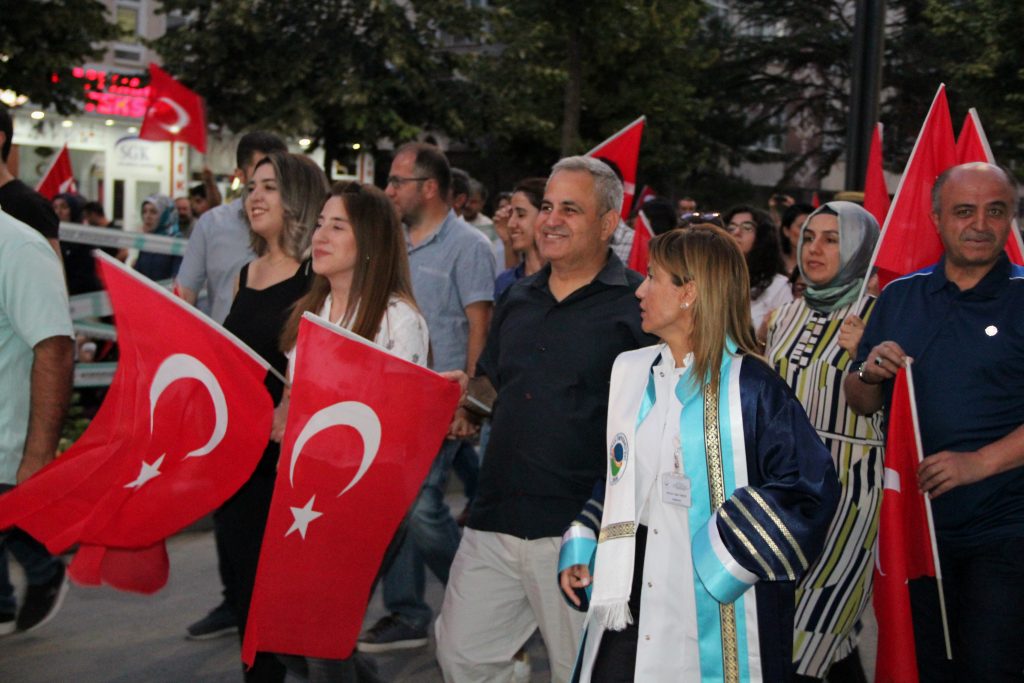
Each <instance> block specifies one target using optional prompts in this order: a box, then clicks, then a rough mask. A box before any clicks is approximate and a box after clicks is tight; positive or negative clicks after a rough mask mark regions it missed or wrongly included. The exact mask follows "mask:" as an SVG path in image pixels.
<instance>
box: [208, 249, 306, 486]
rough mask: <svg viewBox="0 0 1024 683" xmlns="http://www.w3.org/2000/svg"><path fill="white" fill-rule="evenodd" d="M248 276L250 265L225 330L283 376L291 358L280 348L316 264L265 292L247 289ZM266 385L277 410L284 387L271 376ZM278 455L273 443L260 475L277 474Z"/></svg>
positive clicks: (244, 268) (241, 279)
mask: <svg viewBox="0 0 1024 683" xmlns="http://www.w3.org/2000/svg"><path fill="white" fill-rule="evenodd" d="M248 276H249V264H246V265H244V266H242V271H241V272H240V273H239V274H238V294H236V295H235V300H234V301H233V302H231V311H230V312H229V313H228V317H227V318H225V319H224V328H225V329H226V330H228V331H229V332H231V333H232V334H234V335H235V336H237V337H238V338H239V339H241V340H242V341H243V342H245V343H246V344H248V345H249V346H250V347H251V348H252V350H253V351H255V352H256V353H258V354H259V355H260V356H261V357H262V358H263V359H264V360H266V361H267V362H268V363H270V365H271V367H273V368H274V369H275V370H277V371H278V372H280V373H281V374H282V375H283V374H285V372H286V371H287V369H288V358H287V357H286V356H285V355H284V354H283V353H282V352H281V350H280V348H278V344H279V341H280V339H281V332H282V331H283V330H284V325H285V323H286V322H288V316H289V314H290V313H291V309H292V305H294V304H295V302H296V301H298V300H299V299H300V298H301V297H302V296H303V295H304V294H305V293H306V292H308V291H309V286H310V283H311V282H312V280H313V267H312V261H311V260H309V259H307V260H306V261H303V262H302V264H301V265H300V266H299V269H298V270H297V271H295V275H292V276H291V277H290V278H288V279H287V280H282V281H281V282H278V283H277V284H275V285H270V286H269V287H267V288H265V289H251V288H249V287H247V286H246V281H247V280H248ZM265 384H266V386H267V391H269V392H270V397H271V398H272V399H273V400H274V405H275V406H276V405H277V404H278V403H280V402H281V396H282V394H283V393H284V385H283V384H282V383H281V380H279V379H277V377H275V376H274V375H273V374H271V373H269V372H268V373H267V378H266V380H265ZM278 452H279V445H278V444H277V443H275V442H273V441H271V442H269V443H268V444H267V449H266V450H265V451H264V452H263V459H262V460H261V461H260V464H259V467H258V468H257V471H262V472H270V473H273V472H274V470H275V469H276V467H277V456H278ZM268 468H269V469H268Z"/></svg>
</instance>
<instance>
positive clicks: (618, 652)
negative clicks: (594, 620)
mask: <svg viewBox="0 0 1024 683" xmlns="http://www.w3.org/2000/svg"><path fill="white" fill-rule="evenodd" d="M646 551H647V527H645V526H637V529H636V559H635V560H634V563H633V586H632V587H631V588H630V589H629V613H630V614H632V615H633V623H632V624H630V625H629V626H627V627H626V628H625V629H624V630H622V631H605V632H604V633H603V634H602V635H601V646H600V648H598V650H597V658H596V659H595V660H594V672H593V674H592V675H591V677H590V680H591V681H592V683H625V682H626V681H632V680H633V676H634V673H635V671H636V646H637V638H638V637H639V633H640V630H639V629H640V594H641V592H642V591H643V584H644V555H645V554H646Z"/></svg>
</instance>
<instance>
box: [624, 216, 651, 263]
mask: <svg viewBox="0 0 1024 683" xmlns="http://www.w3.org/2000/svg"><path fill="white" fill-rule="evenodd" d="M652 239H654V230H653V229H652V228H651V223H650V221H648V220H647V216H645V215H644V212H643V211H642V210H641V211H640V213H638V214H637V215H636V221H635V223H634V224H633V246H632V247H630V250H629V259H628V260H627V262H626V265H627V266H628V267H629V268H630V269H632V270H635V271H636V272H638V273H640V274H641V275H646V274H647V262H648V258H649V253H650V248H649V245H650V243H651V240H652Z"/></svg>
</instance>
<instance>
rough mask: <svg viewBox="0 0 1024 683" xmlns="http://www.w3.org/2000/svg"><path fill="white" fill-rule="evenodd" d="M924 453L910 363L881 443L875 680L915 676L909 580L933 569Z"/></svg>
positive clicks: (889, 682)
mask: <svg viewBox="0 0 1024 683" xmlns="http://www.w3.org/2000/svg"><path fill="white" fill-rule="evenodd" d="M922 457H923V456H922V451H921V437H920V430H919V429H918V424H917V409H916V407H915V403H914V383H913V375H912V373H911V370H910V366H909V365H908V366H907V367H906V368H905V369H900V371H899V372H898V373H897V375H896V379H895V382H894V386H893V393H892V405H891V407H890V408H889V431H888V435H887V438H886V443H885V475H884V478H885V491H884V492H883V494H882V510H881V516H880V518H879V523H878V551H877V552H878V554H877V557H876V565H875V588H874V596H873V598H872V600H873V603H874V607H875V617H876V619H877V620H878V658H877V660H876V664H875V680H876V681H878V683H903V682H905V681H916V680H917V679H918V675H917V659H916V655H915V652H916V648H915V645H914V625H913V620H912V619H911V612H910V591H909V588H908V587H907V580H908V579H916V578H919V577H922V576H936V575H937V572H936V565H937V560H936V556H935V545H934V537H933V535H932V531H931V523H930V518H931V512H930V508H929V503H928V501H927V499H926V498H925V496H924V495H923V494H922V493H921V492H920V491H919V490H918V488H917V468H918V465H919V464H920V463H921V459H922Z"/></svg>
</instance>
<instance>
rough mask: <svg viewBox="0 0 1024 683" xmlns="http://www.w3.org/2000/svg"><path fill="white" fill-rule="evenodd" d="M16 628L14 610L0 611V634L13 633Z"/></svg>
mask: <svg viewBox="0 0 1024 683" xmlns="http://www.w3.org/2000/svg"><path fill="white" fill-rule="evenodd" d="M17 628H18V622H17V619H16V615H15V614H14V612H0V636H6V635H7V634H9V633H14V631H15V629H17Z"/></svg>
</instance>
